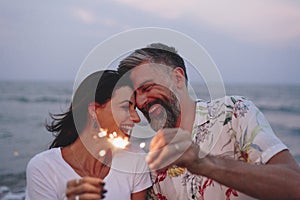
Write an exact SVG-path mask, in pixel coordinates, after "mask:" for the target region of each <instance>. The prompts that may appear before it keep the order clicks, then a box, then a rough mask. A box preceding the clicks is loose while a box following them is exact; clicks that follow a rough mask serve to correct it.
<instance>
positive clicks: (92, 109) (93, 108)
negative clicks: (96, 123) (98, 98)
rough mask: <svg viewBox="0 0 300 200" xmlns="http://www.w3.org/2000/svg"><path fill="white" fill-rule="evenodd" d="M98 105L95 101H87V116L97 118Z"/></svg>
mask: <svg viewBox="0 0 300 200" xmlns="http://www.w3.org/2000/svg"><path fill="white" fill-rule="evenodd" d="M98 107H100V104H99V103H97V102H91V103H89V105H88V112H89V116H90V117H91V118H92V119H96V118H97V112H96V109H97V108H98Z"/></svg>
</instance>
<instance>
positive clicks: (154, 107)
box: [149, 104, 159, 113]
mask: <svg viewBox="0 0 300 200" xmlns="http://www.w3.org/2000/svg"><path fill="white" fill-rule="evenodd" d="M158 106H159V105H158V104H155V105H153V106H151V107H150V109H149V113H152V112H154V110H155V109H157V108H158Z"/></svg>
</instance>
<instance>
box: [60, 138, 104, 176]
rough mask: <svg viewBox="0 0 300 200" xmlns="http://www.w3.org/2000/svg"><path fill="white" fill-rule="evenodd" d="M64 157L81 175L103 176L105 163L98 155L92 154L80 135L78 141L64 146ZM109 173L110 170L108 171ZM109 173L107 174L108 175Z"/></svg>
mask: <svg viewBox="0 0 300 200" xmlns="http://www.w3.org/2000/svg"><path fill="white" fill-rule="evenodd" d="M62 156H63V159H64V160H65V161H66V162H67V163H68V164H69V165H70V166H71V167H72V168H73V169H74V171H75V172H76V173H77V174H78V175H80V176H81V177H84V176H93V177H101V176H103V170H102V169H103V166H104V165H103V163H102V162H101V161H99V160H98V158H97V157H96V155H92V154H91V153H90V152H89V151H88V149H87V148H86V147H85V145H84V144H83V143H82V141H81V139H80V138H79V137H78V138H77V139H76V141H75V142H74V143H73V144H71V145H69V146H67V147H64V148H62ZM107 173H108V172H107ZM107 173H106V174H105V175H107Z"/></svg>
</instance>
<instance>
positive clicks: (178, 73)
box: [173, 67, 186, 88]
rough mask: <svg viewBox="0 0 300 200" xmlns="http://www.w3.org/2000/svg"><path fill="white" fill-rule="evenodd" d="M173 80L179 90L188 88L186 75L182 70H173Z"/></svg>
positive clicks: (177, 68) (178, 68)
mask: <svg viewBox="0 0 300 200" xmlns="http://www.w3.org/2000/svg"><path fill="white" fill-rule="evenodd" d="M173 78H174V81H175V83H176V86H177V87H179V88H182V87H186V85H185V74H184V71H183V69H182V68H180V67H176V68H175V69H173Z"/></svg>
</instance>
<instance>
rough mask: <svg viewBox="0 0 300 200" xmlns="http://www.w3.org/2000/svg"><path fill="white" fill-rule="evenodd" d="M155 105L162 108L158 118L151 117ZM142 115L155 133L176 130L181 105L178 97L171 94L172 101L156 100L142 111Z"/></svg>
mask: <svg viewBox="0 0 300 200" xmlns="http://www.w3.org/2000/svg"><path fill="white" fill-rule="evenodd" d="M155 104H159V105H160V106H161V107H162V111H161V112H160V113H159V114H158V115H157V116H155V117H154V116H153V117H151V114H149V109H150V108H151V106H153V105H155ZM142 113H143V114H144V116H145V117H146V118H147V120H148V122H149V123H150V126H151V127H152V129H153V130H155V131H158V130H159V129H162V128H175V127H176V124H177V121H178V118H179V116H180V105H179V102H178V100H177V98H176V96H175V95H174V94H173V93H170V99H166V98H165V99H156V100H154V101H153V102H150V103H149V104H148V105H147V106H146V108H145V109H143V110H142Z"/></svg>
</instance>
